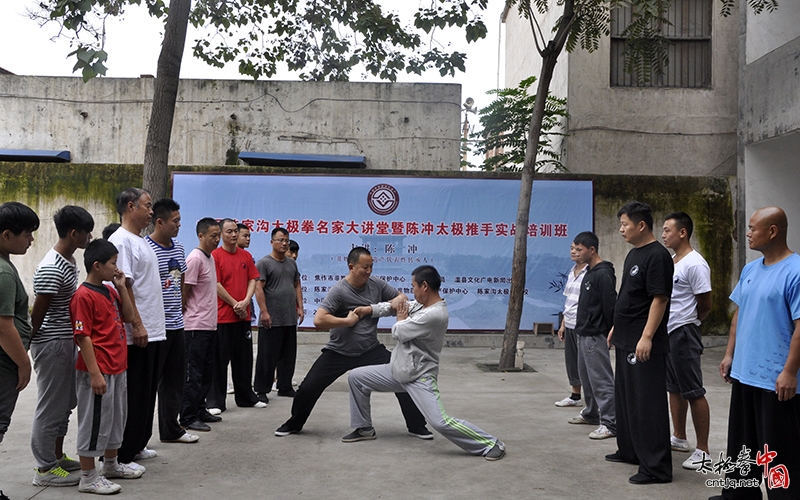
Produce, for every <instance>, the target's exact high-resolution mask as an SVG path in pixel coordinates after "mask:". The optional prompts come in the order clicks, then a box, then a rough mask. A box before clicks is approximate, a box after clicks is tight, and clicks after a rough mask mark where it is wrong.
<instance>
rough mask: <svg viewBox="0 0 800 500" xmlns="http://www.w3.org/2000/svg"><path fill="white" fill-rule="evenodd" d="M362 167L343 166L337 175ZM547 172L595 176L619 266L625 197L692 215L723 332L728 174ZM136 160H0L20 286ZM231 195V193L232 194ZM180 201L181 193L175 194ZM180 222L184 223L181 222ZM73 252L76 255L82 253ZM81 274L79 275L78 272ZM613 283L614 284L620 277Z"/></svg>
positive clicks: (106, 216)
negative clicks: (65, 211) (19, 235)
mask: <svg viewBox="0 0 800 500" xmlns="http://www.w3.org/2000/svg"><path fill="white" fill-rule="evenodd" d="M172 169H173V170H181V171H206V172H236V173H247V172H253V173H263V172H271V173H283V174H296V173H301V172H305V173H310V174H320V173H322V174H330V171H324V170H321V169H310V170H302V171H301V170H300V169H279V168H268V167H188V166H180V167H172ZM337 173H338V172H337ZM360 173H363V172H359V171H352V170H346V171H341V174H342V175H358V174H360ZM407 174H408V172H407V171H380V172H370V175H394V176H396V175H407ZM419 175H424V176H428V177H448V176H451V175H458V176H465V177H475V178H490V179H491V178H498V179H503V178H506V179H507V178H515V177H516V178H518V176H516V175H513V174H512V175H509V174H497V173H484V172H460V173H451V172H420V173H419ZM545 178H553V179H558V178H571V179H574V178H581V179H591V180H592V181H593V182H594V191H595V197H594V198H595V204H594V217H595V232H596V233H597V235H598V237H599V238H600V255H601V256H602V257H603V258H604V259H606V260H608V261H611V262H612V263H613V264H614V266H615V268H616V269H617V270H618V274H619V271H620V270H621V269H622V266H623V263H624V260H625V256H626V255H627V253H628V251H629V250H630V245H628V244H627V243H625V241H624V240H623V239H622V237H621V236H620V235H619V231H618V229H619V224H618V220H617V216H616V214H617V210H619V208H620V207H621V206H622V205H624V204H625V203H627V202H628V201H630V200H633V199H638V200H641V201H644V202H647V203H649V204H650V205H651V206H652V207H653V210H654V213H655V224H654V225H655V234H656V236H657V237H658V238H660V235H661V229H660V228H661V224H662V222H663V216H664V215H665V214H667V213H669V212H672V211H675V210H685V211H687V212H689V213H690V214H691V215H692V216H693V218H694V219H695V228H696V229H695V235H694V237H693V238H694V239H693V243H694V245H695V248H696V249H697V250H699V251H700V252H701V253H703V255H704V256H705V257H706V259H707V260H708V262H709V264H710V265H711V268H712V279H713V283H712V286H713V288H714V292H713V293H712V298H713V302H714V311H713V312H712V315H711V316H710V317H709V319H708V320H707V321H706V322H705V324H706V326H705V327H704V331H705V332H706V333H712V332H717V333H720V332H725V331H726V329H727V324H728V319H729V318H728V307H729V302H728V301H727V296H728V294H729V293H730V290H731V289H732V288H731V282H732V280H733V279H734V278H733V262H734V260H733V259H734V253H735V245H734V241H733V237H732V234H733V209H732V192H731V189H730V182H731V180H730V179H728V178H704V177H653V176H647V177H637V176H621V175H620V176H604V175H581V176H575V175H563V174H562V175H558V174H552V175H546V176H545ZM141 179H142V171H141V166H134V165H125V166H118V165H117V166H111V165H77V164H69V165H58V164H33V163H0V197H2V199H4V200H19V201H21V202H23V203H25V204H27V205H29V206H31V207H32V208H33V209H34V210H35V211H36V212H37V213H38V214H39V216H40V217H41V219H42V223H41V226H40V229H39V231H37V232H36V234H35V238H36V240H35V241H34V243H33V245H32V246H31V248H30V249H29V250H28V253H27V254H26V255H24V256H14V257H12V261H13V262H14V263H15V265H16V266H17V268H18V269H19V272H20V276H21V277H22V279H23V281H24V282H25V284H26V288H27V289H28V291H29V293H31V295H32V283H31V280H32V277H33V272H34V270H35V268H36V265H37V264H38V262H39V261H40V260H41V259H42V257H43V256H44V254H45V253H47V251H48V250H49V249H50V248H51V247H52V246H53V244H54V243H55V242H56V241H57V236H56V233H55V229H54V227H53V222H52V214H53V213H54V212H55V211H56V209H58V208H60V207H61V206H63V205H65V204H76V205H81V206H84V207H86V209H87V210H89V212H90V213H92V215H93V216H94V217H95V231H94V234H95V236H99V235H100V232H101V230H102V228H103V227H104V226H105V225H106V224H108V223H109V222H112V221H117V220H118V217H117V215H116V213H115V209H114V199H115V197H116V194H117V193H118V192H119V191H120V190H122V189H123V188H125V187H127V186H138V185H141ZM234 195H235V194H231V196H234ZM177 201H178V202H179V203H180V202H181V200H177ZM184 227H186V226H184ZM76 257H77V258H78V260H79V262H80V261H81V259H82V254H81V253H80V252H79V253H78V254H77V255H76ZM83 276H85V274H83ZM618 284H619V283H618Z"/></svg>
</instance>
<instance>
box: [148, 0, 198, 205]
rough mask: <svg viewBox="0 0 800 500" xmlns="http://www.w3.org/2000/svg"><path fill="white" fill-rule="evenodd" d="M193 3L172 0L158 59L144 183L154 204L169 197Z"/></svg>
mask: <svg viewBox="0 0 800 500" xmlns="http://www.w3.org/2000/svg"><path fill="white" fill-rule="evenodd" d="M191 5H192V1H191V0H172V1H170V3H169V13H168V14H167V22H166V25H165V27H164V41H163V42H162V44H161V54H160V55H159V56H158V66H157V68H156V79H155V82H154V87H153V108H152V110H151V111H150V123H149V126H148V129H147V142H146V144H145V149H144V174H143V176H144V183H143V187H144V188H145V189H147V190H148V191H150V194H151V196H152V197H153V200H154V201H155V200H157V199H159V198H163V197H165V196H166V195H167V162H168V160H169V142H170V135H171V134H172V121H173V119H174V117H175V102H176V101H177V99H178V82H179V79H180V74H181V60H182V59H183V49H184V47H185V45H186V30H187V28H188V25H189V12H190V9H191Z"/></svg>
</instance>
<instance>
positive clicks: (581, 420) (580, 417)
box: [567, 415, 597, 425]
mask: <svg viewBox="0 0 800 500" xmlns="http://www.w3.org/2000/svg"><path fill="white" fill-rule="evenodd" d="M567 422H568V423H570V424H585V425H597V422H589V421H588V420H586V419H585V418H583V415H578V416H577V417H572V418H571V419H569V420H567Z"/></svg>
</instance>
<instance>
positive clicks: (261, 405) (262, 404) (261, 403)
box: [253, 401, 267, 408]
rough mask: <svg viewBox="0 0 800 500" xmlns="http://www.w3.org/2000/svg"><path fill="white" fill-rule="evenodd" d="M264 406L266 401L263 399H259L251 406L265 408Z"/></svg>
mask: <svg viewBox="0 0 800 500" xmlns="http://www.w3.org/2000/svg"><path fill="white" fill-rule="evenodd" d="M266 407H267V403H265V402H263V401H259V402H258V403H256V404H254V405H253V408H266Z"/></svg>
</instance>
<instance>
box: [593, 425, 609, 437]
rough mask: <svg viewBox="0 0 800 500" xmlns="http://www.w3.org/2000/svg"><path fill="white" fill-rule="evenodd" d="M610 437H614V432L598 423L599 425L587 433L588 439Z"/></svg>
mask: <svg viewBox="0 0 800 500" xmlns="http://www.w3.org/2000/svg"><path fill="white" fill-rule="evenodd" d="M612 437H614V433H613V432H611V431H610V430H608V427H606V426H605V425H603V424H600V427H598V428H597V429H595V430H593V431H592V432H590V433H589V439H608V438H612Z"/></svg>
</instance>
